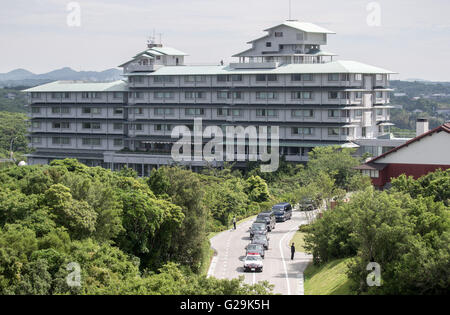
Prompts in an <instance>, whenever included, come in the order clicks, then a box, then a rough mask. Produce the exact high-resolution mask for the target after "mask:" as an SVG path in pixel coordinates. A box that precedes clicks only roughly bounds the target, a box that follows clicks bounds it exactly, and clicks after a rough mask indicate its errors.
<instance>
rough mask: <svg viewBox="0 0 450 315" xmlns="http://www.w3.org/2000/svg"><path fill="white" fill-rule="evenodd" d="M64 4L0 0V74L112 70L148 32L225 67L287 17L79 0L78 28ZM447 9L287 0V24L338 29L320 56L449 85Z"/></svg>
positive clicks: (165, 0)
mask: <svg viewBox="0 0 450 315" xmlns="http://www.w3.org/2000/svg"><path fill="white" fill-rule="evenodd" d="M70 2H72V1H70V0H69V1H66V0H0V5H1V6H0V8H1V9H0V10H1V11H0V39H1V46H0V47H1V49H0V56H1V58H0V72H2V73H3V72H8V71H10V70H13V69H15V68H25V69H27V70H30V71H32V72H35V73H43V72H47V71H50V70H54V69H57V68H61V67H65V66H68V67H72V68H74V69H75V70H97V71H99V70H105V69H108V68H113V67H117V66H118V65H120V64H121V63H123V62H125V61H128V60H129V59H130V58H131V57H133V56H134V55H135V54H136V53H138V52H140V51H142V50H144V49H145V47H146V46H145V44H146V40H147V38H148V37H149V36H150V35H152V34H153V30H154V29H155V30H156V33H162V34H163V35H162V42H163V44H164V45H167V46H171V47H174V48H177V49H179V50H182V51H185V52H186V53H188V54H189V57H187V63H190V64H217V63H218V62H219V61H220V60H221V59H223V60H224V61H225V62H229V61H231V60H232V59H231V58H230V56H231V55H233V54H235V53H237V52H240V51H242V50H245V49H247V48H249V47H250V46H249V45H247V44H246V42H248V41H250V40H252V39H254V38H257V37H259V36H262V35H264V34H265V33H264V32H263V30H264V29H266V28H268V27H270V26H273V25H276V24H279V23H281V22H282V21H283V20H286V19H287V18H288V17H289V9H288V8H289V0H126V1H125V0H79V1H75V2H78V3H79V5H80V8H81V15H80V17H81V26H80V27H69V26H68V24H67V16H68V14H69V11H67V5H68V3H70ZM371 2H376V3H378V4H379V7H380V8H381V11H380V12H381V20H380V22H381V23H380V26H370V25H368V23H367V17H368V15H369V14H375V13H374V12H375V11H374V9H372V8H373V7H371V9H370V10H368V7H367V6H368V4H369V3H371ZM449 12H450V1H449V0H426V1H425V0H379V1H371V0H314V1H310V0H309V1H304V0H292V18H296V19H298V20H301V21H308V22H312V23H316V24H318V25H320V26H323V27H325V28H328V29H331V30H333V31H335V32H336V33H337V34H336V35H329V42H328V45H327V46H325V47H324V48H325V50H327V51H332V52H335V53H337V54H338V55H339V57H338V58H339V59H343V60H356V61H361V62H365V63H368V64H372V65H375V66H379V67H383V68H386V69H389V70H392V71H395V72H399V75H398V76H395V77H394V78H399V79H407V78H422V79H427V80H440V81H450V19H449V16H448V14H449ZM157 37H158V38H159V36H157Z"/></svg>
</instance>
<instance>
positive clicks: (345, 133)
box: [341, 128, 350, 136]
mask: <svg viewBox="0 0 450 315" xmlns="http://www.w3.org/2000/svg"><path fill="white" fill-rule="evenodd" d="M341 135H343V136H349V135H350V128H342V129H341Z"/></svg>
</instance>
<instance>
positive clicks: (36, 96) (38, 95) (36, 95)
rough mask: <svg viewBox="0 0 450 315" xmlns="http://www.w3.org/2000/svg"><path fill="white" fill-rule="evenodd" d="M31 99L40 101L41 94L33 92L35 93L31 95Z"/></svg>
mask: <svg viewBox="0 0 450 315" xmlns="http://www.w3.org/2000/svg"><path fill="white" fill-rule="evenodd" d="M31 98H34V99H39V98H41V94H40V93H35V92H33V93H31Z"/></svg>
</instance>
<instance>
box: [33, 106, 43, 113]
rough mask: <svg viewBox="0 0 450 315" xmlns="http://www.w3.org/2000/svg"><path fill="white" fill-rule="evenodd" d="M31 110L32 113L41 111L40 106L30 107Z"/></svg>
mask: <svg viewBox="0 0 450 315" xmlns="http://www.w3.org/2000/svg"><path fill="white" fill-rule="evenodd" d="M31 112H32V113H33V114H39V113H40V112H41V108H40V107H31Z"/></svg>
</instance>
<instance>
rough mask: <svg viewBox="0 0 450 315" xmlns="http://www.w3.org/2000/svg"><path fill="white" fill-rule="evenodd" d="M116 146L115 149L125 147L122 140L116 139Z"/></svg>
mask: <svg viewBox="0 0 450 315" xmlns="http://www.w3.org/2000/svg"><path fill="white" fill-rule="evenodd" d="M114 146H115V147H120V146H123V140H122V139H114Z"/></svg>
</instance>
